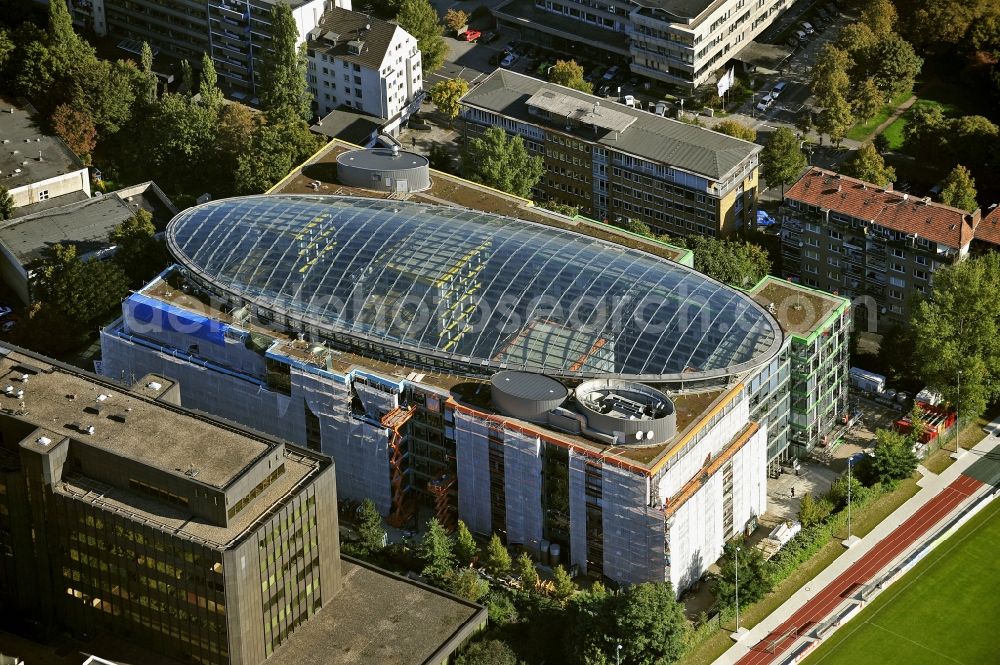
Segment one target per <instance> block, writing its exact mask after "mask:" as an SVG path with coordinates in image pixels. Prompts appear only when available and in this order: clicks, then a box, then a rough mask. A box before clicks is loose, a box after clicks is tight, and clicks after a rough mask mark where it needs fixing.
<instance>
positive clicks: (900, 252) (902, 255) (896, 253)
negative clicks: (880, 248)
mask: <svg viewBox="0 0 1000 665" xmlns="http://www.w3.org/2000/svg"><path fill="white" fill-rule="evenodd" d="M892 255H893V256H895V257H896V258H897V259H902V258H905V257H906V252H904V251H903V250H901V249H899V248H896V247H893V249H892Z"/></svg>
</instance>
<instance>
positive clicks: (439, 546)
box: [417, 517, 455, 586]
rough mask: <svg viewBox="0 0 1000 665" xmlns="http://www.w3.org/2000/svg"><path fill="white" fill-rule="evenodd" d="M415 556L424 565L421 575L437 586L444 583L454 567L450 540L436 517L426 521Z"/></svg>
mask: <svg viewBox="0 0 1000 665" xmlns="http://www.w3.org/2000/svg"><path fill="white" fill-rule="evenodd" d="M417 556H419V557H420V560H421V561H423V563H424V569H423V571H421V575H423V576H424V577H426V578H427V579H429V580H430V581H431V582H432V583H434V584H435V585H438V586H441V585H443V584H444V583H445V582H446V580H447V579H448V577H449V575H450V574H451V572H452V570H453V569H454V567H455V555H454V553H453V552H452V548H451V538H449V537H448V532H447V531H445V530H444V526H442V525H441V522H439V521H438V520H437V518H436V517H432V518H431V519H430V520H428V521H427V532H426V533H425V534H424V537H423V539H422V540H421V541H420V547H419V548H418V550H417Z"/></svg>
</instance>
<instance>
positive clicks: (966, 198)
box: [941, 164, 979, 212]
mask: <svg viewBox="0 0 1000 665" xmlns="http://www.w3.org/2000/svg"><path fill="white" fill-rule="evenodd" d="M941 203H943V204H945V205H949V206H952V207H954V208H961V209H962V210H966V211H968V212H972V211H974V210H976V209H977V208H979V204H978V203H977V202H976V181H975V180H973V178H972V174H971V173H969V169H967V168H965V167H964V166H962V165H961V164H959V165H957V166H956V167H955V168H953V169H952V170H951V173H949V174H948V176H947V177H946V178H945V179H944V186H943V187H942V188H941Z"/></svg>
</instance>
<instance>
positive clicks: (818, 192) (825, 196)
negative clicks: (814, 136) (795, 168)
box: [785, 168, 980, 249]
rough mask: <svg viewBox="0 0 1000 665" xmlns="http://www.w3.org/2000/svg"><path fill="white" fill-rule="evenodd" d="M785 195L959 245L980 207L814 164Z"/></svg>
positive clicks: (969, 237)
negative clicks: (969, 209) (946, 201)
mask: <svg viewBox="0 0 1000 665" xmlns="http://www.w3.org/2000/svg"><path fill="white" fill-rule="evenodd" d="M785 198H786V199H793V200H795V201H800V202H802V203H806V204H808V205H814V206H819V207H821V208H827V209H829V210H832V211H834V212H839V213H843V214H845V215H850V216H851V217H855V218H857V219H863V220H867V221H870V222H873V223H875V224H879V225H880V226H884V227H885V228H888V229H892V230H894V231H900V232H902V233H915V234H917V235H918V236H920V237H921V238H926V239H927V240H930V241H932V242H936V243H940V244H942V245H947V246H949V247H954V248H956V249H957V248H959V247H963V246H964V245H966V244H967V243H968V242H969V241H970V240H972V236H973V233H974V230H975V228H976V223H977V222H978V221H979V214H980V213H979V211H978V210H977V211H976V212H974V213H972V214H969V213H967V212H965V211H964V210H960V209H958V208H952V207H949V206H946V205H941V204H940V203H931V202H929V201H928V200H927V199H920V198H917V197H914V196H909V195H907V194H903V193H900V192H894V191H892V190H891V189H887V188H884V187H879V186H877V185H873V184H872V183H870V182H864V181H863V180H857V179H855V178H848V177H847V176H844V175H840V174H839V173H834V172H833V171H826V170H824V169H819V168H812V169H810V170H809V171H807V172H806V174H805V175H804V176H802V177H801V178H800V179H799V181H798V182H796V183H795V184H794V185H792V187H791V189H789V190H788V191H787V192H785Z"/></svg>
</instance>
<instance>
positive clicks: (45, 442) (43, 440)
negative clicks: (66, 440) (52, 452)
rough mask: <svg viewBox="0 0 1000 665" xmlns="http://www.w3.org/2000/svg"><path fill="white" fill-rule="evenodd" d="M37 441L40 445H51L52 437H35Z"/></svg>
mask: <svg viewBox="0 0 1000 665" xmlns="http://www.w3.org/2000/svg"><path fill="white" fill-rule="evenodd" d="M35 443H37V444H39V445H42V446H47V445H49V444H51V443H52V439H50V438H49V437H47V436H40V437H38V438H37V439H35Z"/></svg>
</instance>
